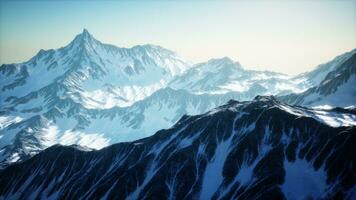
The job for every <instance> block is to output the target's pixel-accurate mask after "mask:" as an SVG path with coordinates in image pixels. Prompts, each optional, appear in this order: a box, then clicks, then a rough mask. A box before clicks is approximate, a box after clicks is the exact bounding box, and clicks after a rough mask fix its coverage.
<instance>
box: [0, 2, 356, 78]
mask: <svg viewBox="0 0 356 200" xmlns="http://www.w3.org/2000/svg"><path fill="white" fill-rule="evenodd" d="M83 28H86V29H88V31H89V32H90V33H91V34H92V35H93V36H94V37H95V38H96V39H98V40H100V41H101V42H104V43H110V44H113V45H116V46H119V47H132V46H134V45H139V44H148V43H149V44H156V45H160V46H162V47H164V48H167V49H170V50H173V51H175V52H177V53H178V54H179V55H181V56H182V57H184V58H186V59H188V60H191V61H192V62H194V63H198V62H205V61H207V60H209V59H211V58H219V57H225V56H228V57H230V58H231V59H233V60H235V61H238V62H240V63H241V64H242V65H243V66H244V67H245V68H248V69H256V70H271V71H277V72H282V73H286V74H291V75H294V74H298V73H301V72H305V71H310V70H312V69H313V68H315V67H316V66H317V65H318V64H321V63H325V62H327V61H329V60H331V59H332V58H334V57H335V56H337V55H339V54H342V53H345V52H347V51H350V50H352V49H354V48H356V1H355V0H347V1H345V0H335V1H332V0H322V1H319V0H304V1H303V0H302V1H277V0H274V1H266V0H265V1H257V0H256V1H232V0H231V1H213V0H208V1H202V0H201V1H200V0H197V1H193V0H191V1H188V0H180V1H178V0H175V1H172V0H167V1H164V0H155V1H149V0H146V1H138V0H134V1H119V0H117V1H109V0H104V1H95V0H92V1H84V0H77V1H74V0H63V1H61V0H55V1H45V0H36V1H31V0H30V1H24V0H22V1H6V0H5V1H4V0H0V63H1V64H4V63H18V62H23V61H26V60H28V59H30V58H31V57H32V56H34V55H35V54H36V53H37V52H38V51H39V50H40V49H55V48H59V47H62V46H65V45H67V44H68V43H69V42H70V41H71V40H72V39H73V38H74V36H75V35H76V34H79V33H80V32H82V30H83Z"/></svg>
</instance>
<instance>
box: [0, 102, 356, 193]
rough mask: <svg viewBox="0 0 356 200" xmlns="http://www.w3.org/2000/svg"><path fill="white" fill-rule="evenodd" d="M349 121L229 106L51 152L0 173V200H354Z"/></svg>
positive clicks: (261, 105)
mask: <svg viewBox="0 0 356 200" xmlns="http://www.w3.org/2000/svg"><path fill="white" fill-rule="evenodd" d="M355 125H356V112H355V110H351V109H343V108H337V109H331V110H322V109H319V110H316V109H309V108H304V107H299V106H289V105H287V104H285V103H282V102H279V101H278V100H276V99H275V98H273V97H271V96H257V97H256V98H255V99H254V100H252V101H244V102H239V101H234V100H231V101H229V102H228V103H227V104H226V105H223V106H220V107H218V108H215V109H212V110H211V111H209V112H207V113H205V114H202V115H195V116H187V115H185V116H183V117H182V118H181V119H180V120H179V121H178V122H177V123H176V124H175V125H174V126H173V127H171V128H169V129H165V130H161V131H158V132H157V133H156V134H154V135H153V136H151V137H147V138H144V139H140V140H136V141H133V142H123V143H118V144H114V145H111V146H109V147H106V148H103V149H101V150H94V151H90V150H88V149H85V148H83V147H80V146H76V145H73V146H61V145H54V146H52V147H50V148H48V149H46V150H44V151H43V152H41V153H39V154H37V155H35V156H34V157H32V158H30V159H28V160H26V161H24V162H21V163H17V164H13V165H11V166H9V167H7V168H6V169H4V170H1V171H0V185H1V187H0V198H2V199H203V200H205V199H355V198H356V186H355V185H356V173H355V172H356V169H355V166H356V165H355V162H356V156H355V152H356V147H355V143H356V134H355V133H356V128H355Z"/></svg>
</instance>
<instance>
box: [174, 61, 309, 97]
mask: <svg viewBox="0 0 356 200" xmlns="http://www.w3.org/2000/svg"><path fill="white" fill-rule="evenodd" d="M169 86H170V87H172V88H175V89H185V90H188V91H189V92H191V93H196V94H201V93H208V94H223V93H227V92H239V93H240V95H241V97H242V99H239V100H250V99H252V98H254V97H255V96H256V95H266V94H268V95H277V94H281V93H283V94H286V93H291V92H294V93H299V92H302V91H304V90H306V89H307V88H305V87H304V86H303V85H300V84H298V83H297V82H296V81H294V80H291V77H289V76H287V75H284V74H280V73H275V72H270V71H254V70H247V69H244V68H243V67H242V66H241V65H240V64H239V63H238V62H234V61H232V60H231V59H230V58H227V57H225V58H221V59H211V60H209V61H208V62H205V63H200V64H197V65H195V66H194V67H192V68H191V69H189V70H187V71H185V72H184V73H183V74H182V75H179V76H177V77H176V78H174V79H173V80H172V81H171V82H170V83H169Z"/></svg>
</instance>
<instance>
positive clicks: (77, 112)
mask: <svg viewBox="0 0 356 200" xmlns="http://www.w3.org/2000/svg"><path fill="white" fill-rule="evenodd" d="M234 98H239V94H236V93H228V94H224V95H218V94H217V95H210V94H201V95H195V94H191V93H188V92H186V91H185V90H173V89H171V88H163V89H160V90H158V91H157V92H155V93H153V94H152V95H151V96H149V97H147V98H146V99H144V100H142V101H138V102H136V103H134V104H133V105H131V106H129V107H124V108H119V107H114V108H110V109H88V108H86V107H84V106H83V105H81V104H78V103H75V102H73V101H70V100H65V101H64V100H63V101H58V102H56V103H55V106H54V107H53V108H52V109H49V110H47V109H46V112H43V113H42V114H40V113H41V112H39V113H38V114H33V116H31V117H28V118H25V117H19V116H16V115H4V116H2V117H1V118H0V119H1V120H2V123H3V124H4V126H3V127H2V128H1V130H0V134H1V138H0V147H1V148H2V150H1V154H2V162H3V164H5V165H6V164H8V163H11V162H15V161H20V160H23V159H26V158H28V157H29V156H33V155H34V154H36V153H38V152H40V151H41V150H43V149H45V148H47V147H49V146H51V145H53V144H63V145H71V144H79V145H82V146H86V147H90V148H95V149H100V148H102V147H105V146H107V145H109V144H113V143H116V142H121V141H132V140H134V139H139V138H143V137H146V136H149V135H152V134H153V133H154V132H156V131H158V130H160V129H163V128H168V127H170V126H171V125H173V124H174V123H175V122H177V121H178V119H179V118H180V117H182V116H183V115H184V114H201V113H203V112H206V111H207V110H209V109H212V108H214V107H217V106H219V105H222V104H224V103H226V102H228V101H229V100H230V99H234Z"/></svg>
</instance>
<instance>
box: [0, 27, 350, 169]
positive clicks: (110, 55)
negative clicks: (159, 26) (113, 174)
mask: <svg viewBox="0 0 356 200" xmlns="http://www.w3.org/2000/svg"><path fill="white" fill-rule="evenodd" d="M355 54H356V50H353V51H351V52H348V53H345V54H343V55H340V56H338V57H336V58H335V59H334V60H332V61H330V62H328V63H325V64H322V65H320V66H318V67H317V68H316V69H315V70H313V71H311V72H306V73H303V74H300V75H297V76H295V77H292V76H288V75H285V74H281V73H276V72H271V71H256V70H249V69H245V68H244V67H243V66H242V65H241V64H239V63H238V62H236V61H233V60H231V59H230V58H227V57H224V58H217V59H211V60H209V61H207V62H202V63H198V64H193V63H192V62H190V61H187V60H186V59H184V58H182V57H180V56H179V55H178V54H176V53H175V52H173V51H171V50H167V49H164V48H162V47H160V46H156V45H138V46H134V47H132V48H120V47H116V46H113V45H109V44H104V43H101V42H100V41H98V40H97V39H95V38H94V37H93V36H92V35H91V34H90V33H89V32H88V31H87V30H85V29H84V30H83V32H82V33H80V34H78V35H77V36H76V37H75V38H74V40H73V41H71V42H70V43H69V44H68V45H67V46H64V47H61V48H59V49H51V50H41V51H39V52H38V54H37V55H35V56H34V57H33V58H31V59H30V60H28V61H26V62H23V63H18V64H3V65H2V66H0V90H1V92H0V168H4V167H6V166H7V165H8V164H11V163H14V162H19V161H23V160H26V159H28V158H30V157H32V156H33V155H35V154H37V153H39V152H41V151H42V150H44V149H46V148H48V147H50V146H52V145H55V144H61V145H73V144H76V145H79V146H82V147H85V148H86V149H88V150H89V149H101V148H103V147H106V146H108V145H111V144H115V143H117V142H127V141H134V140H137V139H141V138H144V137H147V136H151V135H152V134H154V133H155V132H157V131H159V130H161V129H167V128H170V127H171V126H172V125H174V124H175V123H176V122H177V121H178V120H179V119H180V118H181V117H182V116H184V115H199V114H202V113H205V112H207V111H209V110H211V109H213V108H215V107H217V106H220V105H223V104H225V103H227V102H228V101H229V100H230V99H235V100H238V101H248V100H252V99H253V98H254V97H255V96H257V95H275V96H277V98H278V99H280V100H281V101H283V102H286V103H288V104H292V105H301V106H307V107H320V106H322V107H325V106H327V107H350V106H355V105H356V102H355V101H356V91H355V87H354V85H355V72H356V70H355V68H356V64H355ZM340 99H342V100H340ZM351 119H353V118H351Z"/></svg>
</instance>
